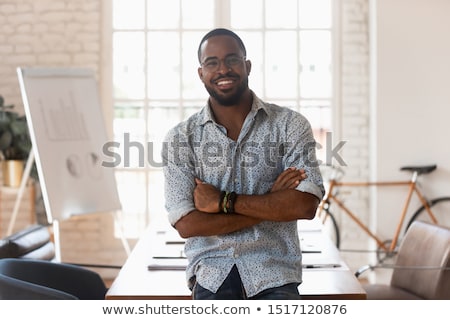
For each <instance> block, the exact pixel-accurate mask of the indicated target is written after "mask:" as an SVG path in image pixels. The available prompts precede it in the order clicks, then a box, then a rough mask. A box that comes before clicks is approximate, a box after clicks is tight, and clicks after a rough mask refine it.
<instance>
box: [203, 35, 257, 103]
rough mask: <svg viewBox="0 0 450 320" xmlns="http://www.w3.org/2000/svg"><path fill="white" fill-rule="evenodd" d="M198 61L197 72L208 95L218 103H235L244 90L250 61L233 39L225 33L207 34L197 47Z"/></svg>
mask: <svg viewBox="0 0 450 320" xmlns="http://www.w3.org/2000/svg"><path fill="white" fill-rule="evenodd" d="M200 61H201V67H199V68H198V74H199V76H200V79H201V80H202V82H203V84H204V85H205V88H206V90H207V91H208V93H209V95H210V96H211V98H212V99H214V100H215V101H216V102H217V103H218V104H220V105H222V106H232V105H236V104H238V102H239V101H240V99H241V97H242V96H243V94H244V92H246V91H247V90H248V75H249V74H250V69H251V63H250V61H248V60H245V57H244V53H243V51H242V49H241V47H240V46H239V44H238V43H237V41H236V40H235V39H234V38H233V37H231V36H227V35H220V36H214V37H211V38H209V39H208V40H207V41H205V42H204V43H203V45H202V47H201V55H200Z"/></svg>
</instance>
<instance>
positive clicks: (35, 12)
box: [0, 0, 369, 266]
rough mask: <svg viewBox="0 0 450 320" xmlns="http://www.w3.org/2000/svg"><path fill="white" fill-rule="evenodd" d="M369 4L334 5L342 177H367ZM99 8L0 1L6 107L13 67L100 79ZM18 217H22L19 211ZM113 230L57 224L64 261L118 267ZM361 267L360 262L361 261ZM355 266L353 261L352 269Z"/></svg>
mask: <svg viewBox="0 0 450 320" xmlns="http://www.w3.org/2000/svg"><path fill="white" fill-rule="evenodd" d="M368 2H369V1H368V0H341V1H340V4H339V10H340V12H341V18H340V21H339V34H338V41H339V48H340V59H339V60H340V63H341V65H340V68H339V69H340V77H339V78H338V84H339V88H340V89H339V91H340V92H339V94H340V106H339V110H340V114H338V115H337V116H338V117H339V118H338V119H337V122H336V123H338V126H339V128H340V129H339V133H338V134H337V135H335V136H339V139H340V140H346V141H347V144H346V145H345V147H344V149H343V151H342V155H343V157H344V159H345V161H346V162H347V164H348V169H347V177H349V179H353V178H355V179H366V178H367V177H368V172H369V156H368V155H369V97H368V96H369V32H368ZM101 10H102V0H76V1H73V0H0V19H1V21H2V23H1V24H0V61H1V63H0V94H1V95H3V96H4V97H5V99H6V102H7V103H12V104H15V105H16V107H17V109H18V110H21V109H23V106H22V100H21V97H20V90H19V85H18V81H17V75H16V68H17V67H18V66H36V65H39V66H83V67H90V68H93V69H94V70H96V72H97V73H98V74H100V72H101V71H103V70H101V65H102V64H101V61H102V45H101V43H102V30H101V29H102V14H101ZM100 85H101V83H100ZM353 198H355V197H353ZM357 198H358V199H359V200H358V201H356V202H355V205H356V206H357V207H358V208H359V209H361V210H359V211H361V212H363V213H364V214H365V215H366V216H365V217H364V220H365V221H368V210H367V209H368V206H369V203H368V196H367V194H366V193H364V192H362V193H360V194H358V195H357ZM352 206H353V205H352ZM4 210H6V211H7V210H8V209H3V207H2V217H4V219H5V214H4ZM24 210H25V208H24ZM6 216H7V214H6ZM21 217H27V215H26V213H24V214H21ZM6 219H7V217H6ZM3 221H4V220H3ZM23 221H24V223H26V222H27V221H26V220H23ZM343 222H344V223H345V219H344V221H343ZM113 227H114V223H113V219H112V216H111V215H110V214H98V215H92V216H89V217H79V218H77V219H71V220H69V221H64V222H63V223H62V224H61V245H62V257H63V259H66V260H68V261H69V260H70V261H73V262H75V261H80V262H87V263H89V262H91V261H96V262H97V263H105V264H121V263H123V261H124V259H125V258H126V257H125V254H124V250H123V247H122V245H121V243H120V241H119V240H118V239H116V238H114V237H112V236H111V234H113V232H112V230H113ZM360 234H361V233H360V232H359V230H358V229H357V227H355V226H354V225H353V224H348V226H346V227H345V232H344V245H347V244H352V243H354V242H355V240H358V241H359V240H361V239H360ZM350 259H352V258H350ZM363 261H364V263H365V262H366V261H367V260H365V257H363ZM360 264H361V263H360V262H359V261H356V262H355V265H356V266H359V265H360Z"/></svg>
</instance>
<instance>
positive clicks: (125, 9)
mask: <svg viewBox="0 0 450 320" xmlns="http://www.w3.org/2000/svg"><path fill="white" fill-rule="evenodd" d="M144 13H145V10H144V0H133V5H132V6H130V1H129V0H114V1H113V28H115V29H141V28H143V27H144V25H145V24H144V21H145V19H144Z"/></svg>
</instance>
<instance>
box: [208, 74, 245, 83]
mask: <svg viewBox="0 0 450 320" xmlns="http://www.w3.org/2000/svg"><path fill="white" fill-rule="evenodd" d="M226 78H232V79H239V75H237V74H236V73H234V72H227V73H226V74H222V75H220V76H217V78H214V79H213V81H214V82H217V81H219V80H222V79H226Z"/></svg>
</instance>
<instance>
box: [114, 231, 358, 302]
mask: <svg viewBox="0 0 450 320" xmlns="http://www.w3.org/2000/svg"><path fill="white" fill-rule="evenodd" d="M305 225H306V226H307V227H305ZM305 225H301V224H300V225H299V232H300V238H301V241H302V248H303V249H304V250H305V252H304V253H303V264H304V265H305V268H304V269H303V283H302V284H301V285H300V286H299V291H300V294H301V295H302V298H303V299H365V298H366V293H365V291H364V290H363V288H362V287H361V285H360V283H359V281H358V280H357V279H356V277H355V276H354V275H353V273H352V272H351V271H350V269H349V268H348V267H347V265H346V264H345V262H344V261H343V260H342V259H341V258H340V255H339V251H338V250H337V249H336V247H335V246H334V245H333V243H332V242H331V241H330V240H329V239H328V238H326V237H325V236H324V235H323V234H322V233H321V231H320V229H317V228H316V227H314V226H315V225H313V224H311V225H308V224H305ZM180 240H181V239H180V238H178V237H177V235H176V234H174V235H172V234H170V233H168V234H165V233H158V232H154V231H153V232H152V231H151V230H149V231H148V232H146V234H145V235H144V236H143V237H142V238H141V239H140V240H139V241H138V243H137V244H136V246H135V248H134V249H133V251H132V253H131V255H130V257H129V258H128V260H127V261H126V263H125V264H124V266H123V267H122V269H121V270H120V272H119V274H118V276H117V278H116V279H115V280H114V282H113V283H112V285H111V288H110V289H109V290H108V292H107V295H106V299H148V300H151V299H156V300H160V299H170V300H176V299H191V292H190V290H189V289H188V288H187V284H186V275H185V271H184V270H183V266H185V265H186V263H187V261H186V259H180V258H178V259H167V258H165V259H153V256H155V255H156V256H158V255H160V252H158V248H163V251H161V252H164V253H165V256H166V257H167V256H171V255H176V256H180V255H182V252H180V251H182V248H183V245H182V244H177V243H176V242H177V241H180ZM166 242H169V243H170V242H175V244H168V245H167V244H166ZM155 250H156V251H155ZM307 251H310V252H307ZM318 251H320V252H318ZM312 252H315V253H312ZM155 263H157V264H158V265H159V266H160V267H161V268H155V270H151V271H149V270H148V266H149V265H152V264H155ZM311 265H315V266H317V267H316V268H306V266H311ZM332 265H339V266H338V267H334V266H333V267H332ZM157 269H159V270H157Z"/></svg>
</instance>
